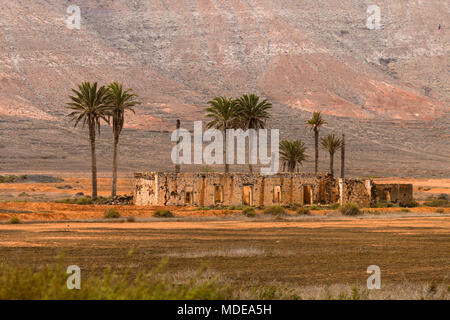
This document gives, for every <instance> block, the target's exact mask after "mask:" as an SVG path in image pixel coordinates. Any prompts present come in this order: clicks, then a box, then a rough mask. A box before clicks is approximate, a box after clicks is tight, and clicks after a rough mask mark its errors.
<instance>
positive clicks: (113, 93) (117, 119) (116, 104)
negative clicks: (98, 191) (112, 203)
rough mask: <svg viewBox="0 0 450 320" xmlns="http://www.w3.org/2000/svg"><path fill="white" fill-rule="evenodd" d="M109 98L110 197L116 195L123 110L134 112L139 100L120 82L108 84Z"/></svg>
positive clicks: (123, 120) (123, 117) (123, 119)
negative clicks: (111, 145) (110, 120)
mask: <svg viewBox="0 0 450 320" xmlns="http://www.w3.org/2000/svg"><path fill="white" fill-rule="evenodd" d="M108 89H109V92H110V98H109V100H108V105H109V107H110V110H109V113H110V116H111V117H112V127H113V145H114V150H113V176H112V190H111V197H115V196H116V192H117V164H118V162H117V153H118V147H119V138H120V134H121V132H122V129H123V125H124V122H125V111H126V110H129V111H132V112H133V113H134V110H133V107H134V106H135V105H136V104H138V103H139V102H138V101H136V98H137V95H135V94H133V93H132V91H133V90H132V89H127V90H124V89H123V86H122V84H121V83H118V82H112V83H110V84H109V85H108Z"/></svg>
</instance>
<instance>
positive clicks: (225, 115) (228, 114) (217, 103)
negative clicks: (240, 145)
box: [206, 97, 238, 173]
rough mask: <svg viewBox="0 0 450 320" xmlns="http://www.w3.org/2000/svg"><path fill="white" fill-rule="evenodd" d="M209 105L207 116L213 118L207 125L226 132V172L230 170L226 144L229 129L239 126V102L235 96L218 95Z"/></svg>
mask: <svg viewBox="0 0 450 320" xmlns="http://www.w3.org/2000/svg"><path fill="white" fill-rule="evenodd" d="M208 104H209V107H208V108H206V112H207V114H206V116H207V117H208V118H210V119H211V120H210V121H209V122H208V124H207V127H208V129H209V128H216V129H218V130H222V131H223V133H224V144H223V145H224V149H223V150H224V151H223V154H224V158H225V159H224V163H225V173H228V172H229V171H230V165H229V164H227V157H226V149H227V148H226V146H227V134H226V130H227V129H234V128H236V127H237V126H238V123H237V119H238V117H237V104H236V100H234V99H233V98H225V97H216V98H214V99H213V100H211V101H208Z"/></svg>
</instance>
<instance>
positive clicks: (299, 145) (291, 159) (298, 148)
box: [280, 140, 306, 172]
mask: <svg viewBox="0 0 450 320" xmlns="http://www.w3.org/2000/svg"><path fill="white" fill-rule="evenodd" d="M280 159H281V161H283V164H284V165H287V167H288V170H289V172H295V169H296V168H297V165H302V163H303V161H305V160H306V147H305V144H304V143H303V141H302V140H295V141H288V140H283V141H281V142H280Z"/></svg>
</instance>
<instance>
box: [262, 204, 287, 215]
mask: <svg viewBox="0 0 450 320" xmlns="http://www.w3.org/2000/svg"><path fill="white" fill-rule="evenodd" d="M264 214H271V215H273V216H283V215H285V214H286V211H285V210H284V208H283V207H281V206H270V207H268V208H266V209H265V210H264Z"/></svg>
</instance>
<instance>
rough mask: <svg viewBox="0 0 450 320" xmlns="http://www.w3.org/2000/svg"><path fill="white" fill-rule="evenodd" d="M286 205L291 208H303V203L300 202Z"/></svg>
mask: <svg viewBox="0 0 450 320" xmlns="http://www.w3.org/2000/svg"><path fill="white" fill-rule="evenodd" d="M283 207H286V208H287V209H291V210H297V209H298V208H301V207H302V205H301V204H300V203H291V204H288V205H287V206H283Z"/></svg>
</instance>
